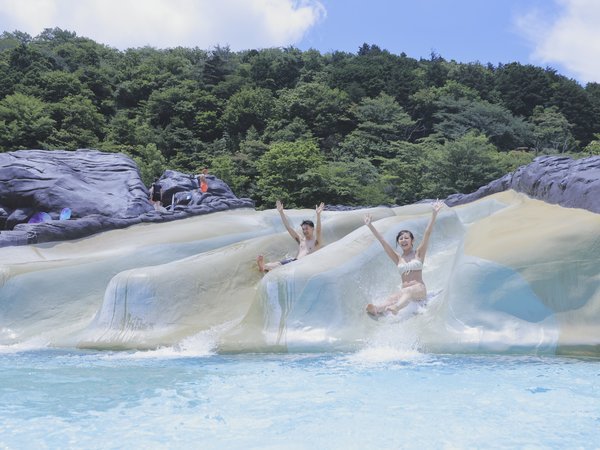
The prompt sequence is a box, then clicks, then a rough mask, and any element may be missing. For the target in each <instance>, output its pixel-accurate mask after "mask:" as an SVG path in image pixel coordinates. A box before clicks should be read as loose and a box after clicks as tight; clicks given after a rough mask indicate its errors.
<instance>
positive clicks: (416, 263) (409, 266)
mask: <svg viewBox="0 0 600 450" xmlns="http://www.w3.org/2000/svg"><path fill="white" fill-rule="evenodd" d="M398 270H399V271H400V275H402V274H403V273H406V272H410V271H412V270H423V262H422V261H421V260H419V259H417V258H414V259H411V260H410V261H408V262H404V261H400V262H399V263H398Z"/></svg>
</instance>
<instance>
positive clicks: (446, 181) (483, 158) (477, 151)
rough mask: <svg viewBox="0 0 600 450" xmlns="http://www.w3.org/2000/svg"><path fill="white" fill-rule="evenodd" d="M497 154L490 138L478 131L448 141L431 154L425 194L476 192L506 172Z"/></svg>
mask: <svg viewBox="0 0 600 450" xmlns="http://www.w3.org/2000/svg"><path fill="white" fill-rule="evenodd" d="M497 155H498V152H497V150H496V148H495V147H494V146H493V145H492V144H491V143H490V142H489V141H488V139H487V138H486V137H485V136H483V135H479V134H476V133H468V134H466V135H464V136H462V137H460V138H459V139H457V140H456V141H446V142H445V143H444V144H443V145H441V146H439V147H438V148H437V149H436V150H434V151H432V152H430V153H429V154H428V155H427V161H426V165H427V174H426V177H425V183H426V185H425V189H424V192H423V194H424V196H426V197H430V198H431V197H439V198H443V197H446V196H448V195H450V194H454V193H459V192H460V193H465V194H467V193H470V192H474V191H475V190H477V189H478V188H479V187H481V186H484V185H486V184H487V183H489V182H490V181H493V180H495V179H496V178H498V177H500V176H501V175H503V173H502V170H501V167H500V163H499V160H498V156H497Z"/></svg>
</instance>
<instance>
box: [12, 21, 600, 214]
mask: <svg viewBox="0 0 600 450" xmlns="http://www.w3.org/2000/svg"><path fill="white" fill-rule="evenodd" d="M26 148H46V149H59V148H60V149H76V148H97V149H100V150H104V151H115V152H124V153H127V154H129V155H130V156H132V157H133V158H134V159H135V160H136V162H137V163H138V164H139V166H140V169H141V171H142V176H143V178H144V180H145V181H146V182H147V183H149V182H150V180H151V179H152V178H153V177H154V176H157V175H160V174H161V173H162V171H163V170H164V169H166V168H171V169H176V170H180V171H183V172H190V173H197V172H199V170H200V169H201V168H202V167H209V168H210V170H211V172H212V173H214V174H215V175H217V176H219V177H221V178H222V179H224V180H225V181H226V182H227V183H229V184H230V186H231V187H232V188H233V189H234V191H235V192H236V194H237V195H239V196H244V197H251V198H253V199H255V200H256V201H257V203H258V205H259V206H260V205H265V206H269V207H272V204H273V202H274V200H275V199H277V198H281V199H282V200H283V201H284V202H285V203H286V205H289V206H312V205H314V204H315V203H317V202H318V201H320V200H323V201H325V202H327V203H330V204H332V203H333V204H335V203H339V204H347V205H353V204H361V205H365V204H381V203H398V204H404V203H408V202H412V201H415V200H417V199H420V198H424V197H430V198H431V197H444V196H446V195H448V194H450V193H453V192H469V191H472V190H474V189H476V188H478V187H479V186H481V185H484V184H486V183H487V182H489V181H491V180H493V179H495V178H497V177H498V176H500V175H502V174H504V173H506V172H508V171H510V170H514V169H515V168H516V167H518V166H519V165H522V164H525V163H528V162H529V161H531V159H532V158H533V157H534V156H535V155H536V154H540V153H569V154H575V155H587V154H599V153H600V150H599V149H600V85H598V84H597V83H590V84H588V85H587V86H586V87H582V86H581V85H579V84H578V83H577V82H575V81H573V80H571V79H568V78H566V77H564V76H561V75H559V74H557V73H556V71H554V70H552V69H550V68H540V67H535V66H531V65H522V64H519V63H509V64H501V65H499V66H497V67H495V66H492V65H490V64H488V65H482V64H480V63H469V64H464V63H457V62H455V61H446V60H445V59H443V58H442V57H441V56H439V55H436V54H432V55H431V58H430V59H420V60H416V59H413V58H409V57H408V56H406V55H405V54H401V55H394V54H391V53H389V52H388V51H385V50H382V49H380V48H379V47H377V46H376V45H367V44H365V45H363V46H362V47H361V48H360V49H359V50H358V52H357V53H356V54H350V53H344V52H333V53H327V54H321V53H320V52H318V51H316V50H308V51H304V52H302V51H300V50H298V49H296V48H271V49H263V50H247V51H241V52H232V51H230V50H229V49H228V48H226V47H225V48H223V47H217V48H214V49H213V50H210V51H206V50H201V49H198V48H181V47H178V48H173V49H165V50H158V49H154V48H148V47H146V48H137V49H128V50H126V51H119V50H116V49H113V48H109V47H107V46H104V45H101V44H98V43H96V42H94V41H92V40H90V39H87V38H82V37H78V36H77V35H76V34H75V33H72V32H69V31H63V30H61V29H58V28H55V29H47V30H45V31H44V32H43V33H42V34H40V35H39V36H37V37H35V38H32V37H31V36H29V35H27V34H26V33H21V32H18V31H17V32H14V33H6V32H5V33H3V34H2V35H1V36H0V151H11V150H17V149H26Z"/></svg>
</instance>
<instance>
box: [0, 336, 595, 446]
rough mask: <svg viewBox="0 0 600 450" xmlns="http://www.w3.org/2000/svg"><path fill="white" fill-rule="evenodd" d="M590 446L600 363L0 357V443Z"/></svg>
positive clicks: (366, 354) (365, 355)
mask: <svg viewBox="0 0 600 450" xmlns="http://www.w3.org/2000/svg"><path fill="white" fill-rule="evenodd" d="M523 447H525V448H598V447H600V362H599V361H598V360H585V359H569V358H559V357H551V356H522V355H521V356H511V355H502V356H499V355H446V354H423V353H419V352H418V351H411V350H407V351H400V350H397V349H391V348H377V349H364V350H361V351H358V352H355V353H327V354H235V355H217V354H211V353H206V354H190V353H186V352H181V351H177V350H173V349H164V350H157V351H150V352H89V351H80V350H50V349H41V350H39V349H38V350H30V351H17V352H12V351H7V349H6V348H5V349H4V352H3V353H0V448H8V449H22V448H86V449H93V448H150V449H152V448H201V449H213V448H214V449H228V448H231V449H253V448H256V449H258V448H260V449H281V448H285V449H314V448H323V449H365V448H523Z"/></svg>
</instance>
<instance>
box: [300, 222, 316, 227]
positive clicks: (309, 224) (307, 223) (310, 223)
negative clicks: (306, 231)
mask: <svg viewBox="0 0 600 450" xmlns="http://www.w3.org/2000/svg"><path fill="white" fill-rule="evenodd" d="M303 225H308V226H309V227H311V228H314V227H315V224H314V223H313V221H312V220H303V221H302V223H301V224H300V226H303Z"/></svg>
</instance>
